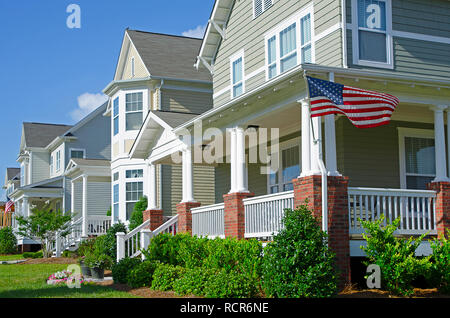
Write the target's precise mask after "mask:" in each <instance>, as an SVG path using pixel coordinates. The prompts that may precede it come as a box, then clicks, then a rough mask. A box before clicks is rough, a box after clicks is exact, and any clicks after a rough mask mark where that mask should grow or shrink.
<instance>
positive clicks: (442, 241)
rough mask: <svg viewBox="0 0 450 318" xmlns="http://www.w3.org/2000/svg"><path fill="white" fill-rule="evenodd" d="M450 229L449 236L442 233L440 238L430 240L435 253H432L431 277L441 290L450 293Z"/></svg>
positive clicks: (434, 284) (432, 281)
mask: <svg viewBox="0 0 450 318" xmlns="http://www.w3.org/2000/svg"><path fill="white" fill-rule="evenodd" d="M449 238H450V230H447V237H445V235H442V236H441V237H440V238H439V239H435V240H434V241H431V242H430V245H431V248H432V250H433V254H432V255H431V259H430V260H431V263H430V267H431V270H430V271H429V274H428V276H429V279H430V280H431V283H432V284H433V286H436V287H437V288H438V289H439V291H440V292H442V293H444V294H450V240H449Z"/></svg>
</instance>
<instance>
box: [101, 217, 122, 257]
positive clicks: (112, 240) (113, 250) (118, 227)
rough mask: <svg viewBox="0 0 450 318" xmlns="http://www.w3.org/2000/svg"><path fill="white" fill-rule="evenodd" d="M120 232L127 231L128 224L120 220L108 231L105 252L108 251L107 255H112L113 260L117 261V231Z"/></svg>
mask: <svg viewBox="0 0 450 318" xmlns="http://www.w3.org/2000/svg"><path fill="white" fill-rule="evenodd" d="M119 232H123V233H127V227H126V225H125V224H123V223H121V222H120V221H119V222H118V223H115V224H114V225H112V226H111V227H110V228H109V229H108V231H107V232H106V237H105V253H106V255H108V256H109V257H111V259H112V260H113V262H116V259H117V238H116V233H119Z"/></svg>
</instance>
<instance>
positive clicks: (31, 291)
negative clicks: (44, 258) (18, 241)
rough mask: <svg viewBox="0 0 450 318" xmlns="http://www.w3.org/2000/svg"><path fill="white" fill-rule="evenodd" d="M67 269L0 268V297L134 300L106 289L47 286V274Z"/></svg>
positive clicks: (58, 266)
mask: <svg viewBox="0 0 450 318" xmlns="http://www.w3.org/2000/svg"><path fill="white" fill-rule="evenodd" d="M64 269H67V264H65V265H64V264H23V265H0V298H49V297H51V298H134V297H137V296H135V295H132V294H130V293H127V292H124V291H117V290H114V289H112V288H111V287H108V286H98V285H89V286H82V287H81V288H79V289H77V288H72V289H71V288H68V287H67V286H66V285H60V286H52V285H47V283H46V279H47V277H48V276H50V275H51V274H53V273H55V272H58V271H61V270H64Z"/></svg>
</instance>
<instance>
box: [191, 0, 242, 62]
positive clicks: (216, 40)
mask: <svg viewBox="0 0 450 318" xmlns="http://www.w3.org/2000/svg"><path fill="white" fill-rule="evenodd" d="M234 1H235V0H216V1H215V3H214V7H213V10H212V12H211V17H210V18H209V21H208V26H207V28H206V32H205V36H204V37H203V41H202V45H201V47H200V50H199V53H198V59H197V60H196V63H195V66H196V68H197V69H198V70H203V69H206V68H205V67H199V66H200V65H201V64H202V63H200V59H204V60H205V62H206V63H208V64H213V62H214V60H215V58H216V54H217V50H218V48H219V45H220V43H221V42H222V36H225V37H226V32H225V29H226V25H227V23H228V19H229V18H230V14H231V11H232V9H233V5H234Z"/></svg>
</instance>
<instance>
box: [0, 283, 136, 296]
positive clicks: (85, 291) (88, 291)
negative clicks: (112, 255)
mask: <svg viewBox="0 0 450 318" xmlns="http://www.w3.org/2000/svg"><path fill="white" fill-rule="evenodd" d="M129 297H135V296H133V295H131V294H128V293H126V292H120V291H116V290H114V289H112V288H110V287H107V286H95V285H88V286H81V288H69V287H68V286H66V285H60V286H48V287H47V286H45V287H42V288H39V287H38V288H19V289H14V290H3V291H0V298H129Z"/></svg>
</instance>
